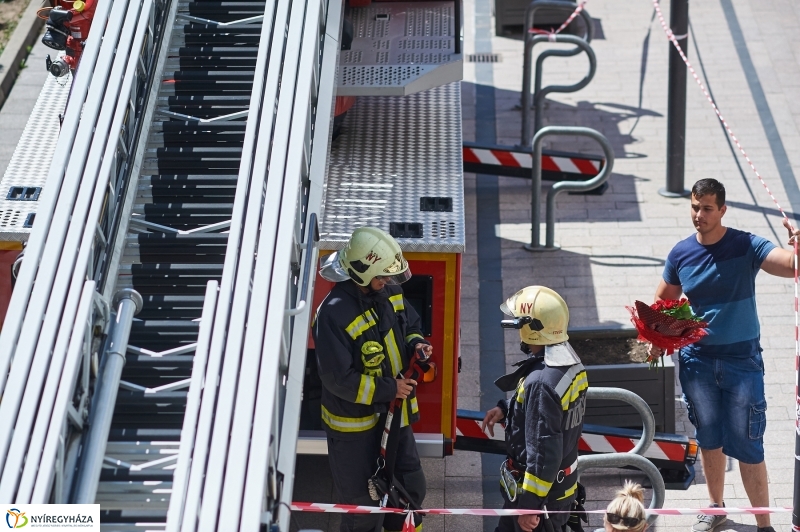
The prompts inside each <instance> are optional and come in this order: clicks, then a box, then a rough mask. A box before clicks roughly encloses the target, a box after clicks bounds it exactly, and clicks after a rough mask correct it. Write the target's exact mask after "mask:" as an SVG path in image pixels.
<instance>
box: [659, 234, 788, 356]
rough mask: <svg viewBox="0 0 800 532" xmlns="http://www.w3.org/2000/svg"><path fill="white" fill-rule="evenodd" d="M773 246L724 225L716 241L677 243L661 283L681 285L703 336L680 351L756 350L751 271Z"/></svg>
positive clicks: (715, 353)
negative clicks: (702, 323)
mask: <svg viewBox="0 0 800 532" xmlns="http://www.w3.org/2000/svg"><path fill="white" fill-rule="evenodd" d="M773 249H775V244H773V243H772V242H770V241H769V240H766V239H764V238H761V237H760V236H755V235H751V234H750V233H745V232H744V231H739V230H736V229H732V228H730V227H729V228H728V229H727V230H726V231H725V235H724V236H723V237H722V239H721V240H720V241H719V242H717V243H716V244H711V245H710V246H704V245H702V244H700V243H699V242H698V241H697V237H696V235H692V236H690V237H689V238H686V239H685V240H681V241H680V242H678V243H677V244H676V245H675V247H674V248H672V251H670V253H669V256H668V257H667V263H666V264H665V265H664V281H666V282H667V283H669V284H672V285H680V286H681V287H683V293H684V294H686V297H687V298H688V299H689V303H691V305H692V310H693V311H694V313H695V314H696V315H697V316H699V317H700V318H702V319H703V321H705V322H707V323H708V329H707V330H708V336H706V337H704V338H703V339H702V340H700V341H699V342H697V343H695V344H692V345H690V346H688V347H685V348H684V349H685V350H686V351H688V352H689V353H691V354H693V355H699V356H733V357H750V356H753V355H755V354H756V353H758V352H759V351H761V346H760V344H759V338H760V335H761V329H760V327H759V324H758V313H757V311H756V274H758V271H759V270H760V269H761V263H762V262H764V259H766V258H767V255H769V252H770V251H772V250H773Z"/></svg>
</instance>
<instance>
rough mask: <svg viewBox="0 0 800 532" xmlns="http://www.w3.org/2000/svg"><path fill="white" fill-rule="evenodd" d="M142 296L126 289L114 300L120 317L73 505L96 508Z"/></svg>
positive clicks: (97, 391)
mask: <svg viewBox="0 0 800 532" xmlns="http://www.w3.org/2000/svg"><path fill="white" fill-rule="evenodd" d="M142 305H143V301H142V296H141V295H139V292H137V291H136V290H133V289H132V288H124V289H122V290H120V291H119V292H117V293H116V295H115V296H114V302H113V306H114V307H116V308H117V315H116V318H115V320H114V323H113V324H112V329H111V333H110V334H109V337H108V343H107V344H106V345H107V346H108V347H107V349H106V352H105V361H104V363H103V365H102V368H103V369H102V373H101V374H100V375H99V376H98V379H97V385H96V388H95V394H94V397H93V398H92V409H91V412H90V413H89V420H88V427H89V428H88V430H87V432H86V439H85V440H84V442H83V449H82V451H81V464H80V466H79V470H78V478H77V480H76V483H75V491H74V493H73V495H72V500H71V501H70V502H72V503H73V504H93V503H94V501H95V497H96V495H97V486H98V483H99V482H100V470H101V469H102V467H103V458H104V457H105V454H106V444H107V443H108V432H109V430H110V429H111V418H112V417H113V416H114V406H115V404H116V402H117V392H118V391H119V381H120V378H121V376H122V368H123V367H125V352H126V351H127V349H128V338H129V337H130V334H131V324H132V322H133V317H134V316H135V315H136V314H138V313H139V311H140V310H142Z"/></svg>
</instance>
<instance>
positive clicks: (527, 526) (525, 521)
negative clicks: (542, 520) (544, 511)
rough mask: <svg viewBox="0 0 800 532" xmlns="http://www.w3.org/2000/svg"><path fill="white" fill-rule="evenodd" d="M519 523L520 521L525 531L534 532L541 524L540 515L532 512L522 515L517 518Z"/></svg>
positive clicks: (520, 525)
mask: <svg viewBox="0 0 800 532" xmlns="http://www.w3.org/2000/svg"><path fill="white" fill-rule="evenodd" d="M517 523H519V527H520V528H521V529H522V530H524V531H525V532H533V529H534V528H536V527H537V526H539V516H538V515H531V514H527V515H521V516H519V517H518V518H517Z"/></svg>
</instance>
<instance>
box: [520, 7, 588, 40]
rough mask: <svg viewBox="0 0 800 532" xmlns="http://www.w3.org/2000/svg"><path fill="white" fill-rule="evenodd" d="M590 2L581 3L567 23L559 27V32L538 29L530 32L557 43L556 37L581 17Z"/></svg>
mask: <svg viewBox="0 0 800 532" xmlns="http://www.w3.org/2000/svg"><path fill="white" fill-rule="evenodd" d="M588 1H589V0H585V1H583V2H581V3H580V4H578V7H576V8H575V11H573V12H572V14H571V15H570V16H569V18H568V19H567V20H566V21H564V23H563V24H562V25H561V26H559V27H558V29H557V30H555V31H547V30H538V29H536V28H531V29H530V30H529V32H530V33H536V34H539V35H548V36H549V37H550V41H555V40H556V35H558V34H559V33H561V32H562V31H564V28H566V27H567V26H569V25H570V23H571V22H572V21H573V20H575V17H577V16H578V15H580V13H581V11H583V6H585V5H586V2H588Z"/></svg>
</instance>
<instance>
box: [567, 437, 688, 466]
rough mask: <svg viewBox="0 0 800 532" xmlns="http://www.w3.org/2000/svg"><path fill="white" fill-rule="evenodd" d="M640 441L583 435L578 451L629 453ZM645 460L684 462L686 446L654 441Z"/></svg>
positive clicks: (645, 455) (646, 453) (645, 454)
mask: <svg viewBox="0 0 800 532" xmlns="http://www.w3.org/2000/svg"><path fill="white" fill-rule="evenodd" d="M637 442H638V439H631V438H625V437H621V436H608V435H605V434H587V433H585V432H584V433H583V434H582V435H581V439H580V441H579V442H578V451H583V452H593V453H627V452H629V451H630V450H631V449H633V448H634V447H635V446H636V443H637ZM644 457H645V458H650V459H653V460H669V461H671V462H683V461H684V459H685V458H686V444H683V443H677V442H668V441H659V440H653V443H652V444H650V447H648V448H647V451H645V453H644Z"/></svg>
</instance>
